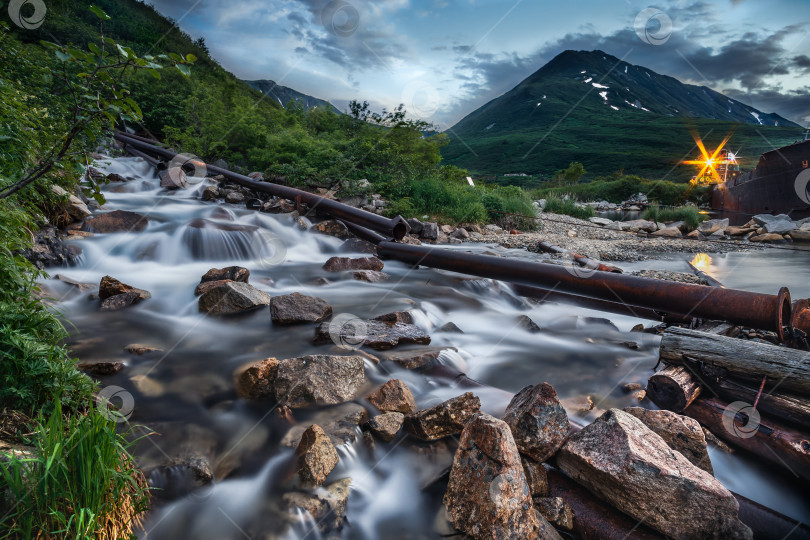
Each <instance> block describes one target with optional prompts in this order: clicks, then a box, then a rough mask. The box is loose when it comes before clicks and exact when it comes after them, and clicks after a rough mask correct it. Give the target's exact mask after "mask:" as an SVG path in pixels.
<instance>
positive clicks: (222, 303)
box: [198, 281, 270, 315]
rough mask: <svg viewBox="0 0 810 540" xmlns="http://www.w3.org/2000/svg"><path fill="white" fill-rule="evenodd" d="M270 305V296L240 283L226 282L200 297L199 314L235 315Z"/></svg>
mask: <svg viewBox="0 0 810 540" xmlns="http://www.w3.org/2000/svg"><path fill="white" fill-rule="evenodd" d="M268 304H270V295H269V294H267V293H266V292H264V291H260V290H259V289H257V288H255V287H253V286H252V285H248V284H247V283H243V282H241V281H228V282H226V283H223V284H222V285H220V286H219V287H215V288H213V289H211V290H210V291H207V292H206V293H205V294H203V295H202V296H200V299H199V301H198V306H199V309H200V312H202V313H208V314H210V315H235V314H238V313H244V312H247V311H252V310H254V309H258V308H262V307H264V306H266V305H268Z"/></svg>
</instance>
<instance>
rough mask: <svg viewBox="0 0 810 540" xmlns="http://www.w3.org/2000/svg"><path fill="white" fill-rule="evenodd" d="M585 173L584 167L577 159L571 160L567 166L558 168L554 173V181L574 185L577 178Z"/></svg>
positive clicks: (577, 180)
mask: <svg viewBox="0 0 810 540" xmlns="http://www.w3.org/2000/svg"><path fill="white" fill-rule="evenodd" d="M584 174H585V167H584V166H583V165H582V163H580V162H579V161H572V162H571V163H570V164H569V165H568V168H566V169H560V170H559V171H557V172H556V173H554V181H555V182H556V183H557V185H560V186H562V185H563V184H565V185H568V186H573V185H576V184H577V182H579V179H580V178H582V176H583V175H584Z"/></svg>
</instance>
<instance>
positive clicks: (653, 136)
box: [442, 51, 801, 185]
mask: <svg viewBox="0 0 810 540" xmlns="http://www.w3.org/2000/svg"><path fill="white" fill-rule="evenodd" d="M448 133H449V136H450V143H449V144H448V145H447V146H446V147H445V148H444V149H443V151H442V155H443V157H444V160H445V162H447V163H449V164H453V165H457V166H459V167H464V168H467V169H469V170H470V171H471V172H473V173H475V174H479V175H488V176H489V175H495V176H499V177H501V178H499V181H500V182H503V183H513V182H516V181H520V180H522V181H523V182H524V183H525V182H526V181H527V180H531V181H532V182H533V183H534V185H537V184H538V182H539V181H542V180H548V179H552V178H553V177H554V174H555V171H557V170H559V169H564V168H566V167H567V166H568V165H569V163H571V162H572V161H578V162H581V163H582V164H583V165H584V166H585V168H586V169H587V170H588V171H589V172H591V173H592V176H591V178H593V175H603V176H604V175H610V174H612V173H614V172H615V171H622V170H626V171H629V172H632V174H638V175H641V176H645V177H650V178H666V179H667V180H673V181H686V180H688V179H689V178H691V177H692V176H693V175H694V174H695V172H696V171H695V170H694V167H692V166H687V165H681V164H680V162H681V161H682V160H684V159H690V158H691V157H694V156H695V155H697V153H698V150H697V147H696V146H695V143H694V140H693V136H695V137H701V138H702V139H703V140H704V142H705V143H706V145H707V146H708V147H710V148H714V146H716V145H718V144H720V142H721V141H722V140H723V138H724V137H725V136H726V135H727V134H732V137H731V139H730V142H729V144H728V148H730V149H732V150H733V151H735V152H736V153H737V154H738V155H740V156H741V165H742V166H743V167H754V166H755V165H756V162H757V160H758V158H759V155H760V154H761V153H762V152H764V151H767V150H772V149H773V148H774V147H778V146H782V145H784V144H789V143H791V142H793V141H795V140H796V139H797V138H800V137H801V129H800V128H799V126H797V125H796V124H794V123H793V122H790V121H789V120H786V119H784V118H782V117H780V116H778V115H775V114H767V113H764V112H762V111H759V110H757V109H755V108H753V107H750V106H748V105H745V104H743V103H741V102H739V101H737V100H733V99H730V98H728V97H726V96H724V95H722V94H720V93H718V92H715V91H713V90H711V89H709V88H707V87H705V86H695V85H689V84H683V83H681V82H680V81H678V80H676V79H674V78H672V77H667V76H664V75H660V74H658V73H655V72H654V71H652V70H649V69H647V68H645V67H642V66H635V65H632V64H628V63H627V62H624V61H622V60H619V59H618V58H615V57H613V56H610V55H609V54H606V53H603V52H602V51H590V52H589V51H565V52H563V53H560V54H559V55H558V56H557V57H555V58H554V59H553V60H552V61H551V62H549V63H548V64H546V65H545V66H543V67H542V68H540V69H539V70H538V71H537V72H535V73H534V74H532V75H531V76H529V77H527V78H526V79H525V80H524V81H523V82H521V83H520V84H519V85H517V86H516V87H515V88H513V89H512V90H510V91H509V92H506V93H505V94H503V95H502V96H500V97H498V98H496V99H494V100H492V101H490V102H489V103H487V104H485V105H484V106H482V107H480V108H479V109H478V110H476V111H474V112H472V113H470V114H469V115H467V116H466V117H465V118H464V119H462V120H461V121H460V122H458V123H457V124H456V125H455V126H453V128H452V129H451V130H448ZM515 173H525V174H527V175H528V176H529V177H530V178H512V177H509V178H503V175H504V174H515ZM584 180H588V178H585V179H584Z"/></svg>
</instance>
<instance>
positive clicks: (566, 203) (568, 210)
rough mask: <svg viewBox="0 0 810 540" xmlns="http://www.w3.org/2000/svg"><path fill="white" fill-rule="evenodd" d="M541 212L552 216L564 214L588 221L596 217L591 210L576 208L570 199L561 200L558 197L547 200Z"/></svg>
mask: <svg viewBox="0 0 810 540" xmlns="http://www.w3.org/2000/svg"><path fill="white" fill-rule="evenodd" d="M543 211H544V212H550V213H553V214H564V215H566V216H572V217H575V218H579V219H588V218H591V217H594V216H595V215H596V213H595V212H594V211H593V208H589V207H582V206H577V205H576V203H575V202H574V201H573V200H572V199H561V198H559V197H549V198H547V199H546V207H545V208H544V209H543Z"/></svg>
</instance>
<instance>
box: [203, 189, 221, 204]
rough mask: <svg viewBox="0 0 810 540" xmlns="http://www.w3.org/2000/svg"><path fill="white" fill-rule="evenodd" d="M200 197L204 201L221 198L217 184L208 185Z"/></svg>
mask: <svg viewBox="0 0 810 540" xmlns="http://www.w3.org/2000/svg"><path fill="white" fill-rule="evenodd" d="M200 198H201V199H202V200H204V201H215V200H217V198H219V189H217V187H216V186H208V187H206V188H205V189H204V190H203V191H202V194H201V195H200Z"/></svg>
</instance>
